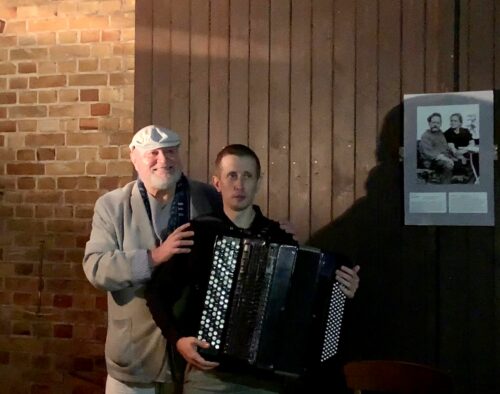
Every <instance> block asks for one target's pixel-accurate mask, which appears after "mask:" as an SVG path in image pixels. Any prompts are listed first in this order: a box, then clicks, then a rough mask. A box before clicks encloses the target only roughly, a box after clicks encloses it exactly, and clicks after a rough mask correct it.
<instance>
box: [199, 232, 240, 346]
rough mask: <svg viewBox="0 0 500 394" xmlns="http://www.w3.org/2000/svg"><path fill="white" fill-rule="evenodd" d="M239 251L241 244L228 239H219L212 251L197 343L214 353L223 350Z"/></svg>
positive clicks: (236, 239)
mask: <svg viewBox="0 0 500 394" xmlns="http://www.w3.org/2000/svg"><path fill="white" fill-rule="evenodd" d="M239 249H240V240H239V239H238V238H230V237H224V238H223V239H218V240H217V242H216V244H215V247H214V259H213V263H212V269H211V271H210V285H209V287H208V290H207V293H206V296H205V302H204V307H203V311H202V316H201V322H200V329H199V331H198V339H203V340H205V341H207V342H209V343H210V344H211V346H212V347H213V348H215V349H216V350H219V349H221V347H222V343H221V341H222V334H223V329H224V327H225V319H226V315H227V310H228V308H229V296H230V289H231V286H232V283H233V277H234V275H233V274H234V271H235V270H236V265H237V260H238V252H239Z"/></svg>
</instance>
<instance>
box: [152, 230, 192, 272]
mask: <svg viewBox="0 0 500 394" xmlns="http://www.w3.org/2000/svg"><path fill="white" fill-rule="evenodd" d="M189 225H190V223H185V224H183V225H182V226H179V227H177V228H176V229H175V230H174V231H173V232H172V233H171V234H170V235H169V236H168V237H167V239H166V240H165V241H164V242H163V243H162V244H161V245H160V246H158V247H157V248H156V249H153V250H152V251H151V260H152V261H153V265H154V266H157V265H159V264H161V263H164V262H165V261H168V260H170V259H171V258H172V256H174V255H176V254H179V253H189V252H191V248H190V246H192V245H193V240H191V239H187V238H192V237H193V235H194V231H188V230H187V228H188V227H189Z"/></svg>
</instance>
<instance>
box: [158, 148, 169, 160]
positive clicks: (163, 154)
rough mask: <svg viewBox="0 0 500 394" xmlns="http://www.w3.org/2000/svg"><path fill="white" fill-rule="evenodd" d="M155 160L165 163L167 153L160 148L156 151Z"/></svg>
mask: <svg viewBox="0 0 500 394" xmlns="http://www.w3.org/2000/svg"><path fill="white" fill-rule="evenodd" d="M157 160H158V161H160V162H163V163H165V162H166V161H167V160H168V155H167V154H166V153H165V152H163V151H162V150H160V151H159V152H158V156H157Z"/></svg>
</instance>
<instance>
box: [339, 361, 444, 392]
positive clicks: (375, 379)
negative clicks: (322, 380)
mask: <svg viewBox="0 0 500 394" xmlns="http://www.w3.org/2000/svg"><path fill="white" fill-rule="evenodd" d="M344 374H345V377H346V383H347V387H348V388H349V389H351V390H354V393H355V394H361V391H362V390H369V391H375V392H381V393H399V394H424V393H425V394H434V393H435V394H438V393H439V394H449V393H451V392H452V384H451V378H450V376H449V375H448V374H447V373H445V372H443V371H440V370H438V369H435V368H432V367H429V366H426V365H421V364H415V363H409V362H403V361H392V360H369V361H368V360H367V361H352V362H350V363H348V364H346V365H345V366H344Z"/></svg>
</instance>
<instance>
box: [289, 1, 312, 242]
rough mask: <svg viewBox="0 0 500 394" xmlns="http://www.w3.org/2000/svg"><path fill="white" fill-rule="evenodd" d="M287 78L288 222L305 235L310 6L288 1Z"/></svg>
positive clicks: (309, 118)
mask: <svg viewBox="0 0 500 394" xmlns="http://www.w3.org/2000/svg"><path fill="white" fill-rule="evenodd" d="M291 43H292V45H291V75H290V77H291V79H290V86H291V91H290V161H291V164H290V220H291V221H292V223H294V224H295V226H296V227H297V237H298V238H299V240H301V241H305V240H306V239H307V237H308V236H309V229H310V220H309V219H310V215H309V201H310V159H311V156H310V149H311V3H310V1H307V0H293V1H292V21H291Z"/></svg>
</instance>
